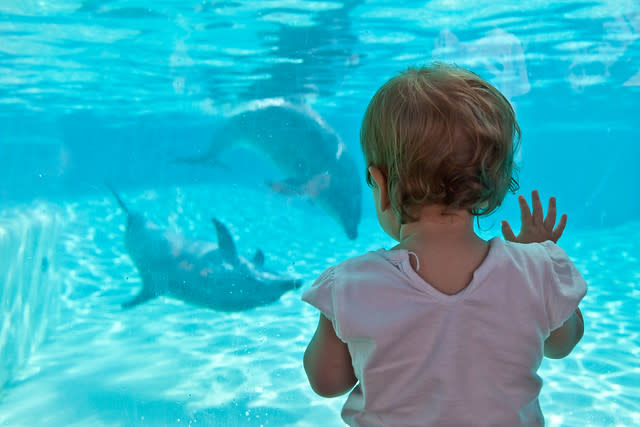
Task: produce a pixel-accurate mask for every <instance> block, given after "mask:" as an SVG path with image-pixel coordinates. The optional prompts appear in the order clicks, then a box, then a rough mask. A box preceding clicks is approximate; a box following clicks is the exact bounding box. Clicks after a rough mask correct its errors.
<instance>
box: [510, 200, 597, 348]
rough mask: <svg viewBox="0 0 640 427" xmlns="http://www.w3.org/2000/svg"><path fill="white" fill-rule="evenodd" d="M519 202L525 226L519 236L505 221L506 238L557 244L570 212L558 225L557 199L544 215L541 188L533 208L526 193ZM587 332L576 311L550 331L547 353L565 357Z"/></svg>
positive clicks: (520, 241) (580, 315)
mask: <svg viewBox="0 0 640 427" xmlns="http://www.w3.org/2000/svg"><path fill="white" fill-rule="evenodd" d="M518 202H519V203H520V214H521V219H522V227H521V228H520V233H519V234H518V236H517V237H516V235H515V234H514V233H513V231H512V230H511V227H510V226H509V223H508V222H507V221H502V234H503V236H504V238H505V240H510V241H512V242H518V243H533V242H545V241H547V240H552V241H553V242H554V243H555V242H557V241H558V239H559V238H560V236H562V232H563V231H564V227H565V226H566V225H567V215H566V214H564V215H562V217H561V218H560V222H559V223H558V226H557V227H555V229H554V225H555V223H556V200H555V198H553V197H552V198H550V199H549V208H548V209H547V217H546V218H543V213H542V203H541V202H540V195H539V194H538V191H536V190H534V191H532V193H531V202H532V205H533V210H532V211H530V210H529V205H528V204H527V200H526V199H525V198H524V196H519V197H518ZM583 335H584V321H583V319H582V313H581V312H580V309H579V308H578V309H576V311H575V312H574V313H573V314H572V315H571V316H570V317H569V318H568V319H567V320H566V321H565V322H564V324H563V325H562V326H560V327H559V328H557V329H555V330H553V331H551V334H550V335H549V337H547V339H546V340H545V342H544V355H545V357H548V358H550V359H562V358H563V357H566V356H568V355H569V353H571V351H572V350H573V348H574V347H575V346H576V344H578V342H579V341H580V340H581V339H582V336H583Z"/></svg>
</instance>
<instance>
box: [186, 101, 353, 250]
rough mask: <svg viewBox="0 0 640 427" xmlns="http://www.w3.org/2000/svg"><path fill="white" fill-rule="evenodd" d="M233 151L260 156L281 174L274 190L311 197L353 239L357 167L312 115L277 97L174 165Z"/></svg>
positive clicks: (237, 117) (240, 115)
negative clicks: (240, 149) (203, 149)
mask: <svg viewBox="0 0 640 427" xmlns="http://www.w3.org/2000/svg"><path fill="white" fill-rule="evenodd" d="M233 146H243V147H246V148H249V149H252V150H254V151H257V152H260V153H262V154H263V155H264V156H265V157H267V158H268V159H269V160H271V161H272V162H273V164H274V165H275V166H276V167H277V168H278V169H279V170H280V171H281V172H282V173H283V174H284V176H285V177H286V179H285V180H283V181H280V182H273V183H271V188H272V189H273V190H274V191H278V192H281V193H285V194H289V195H300V196H302V195H308V196H310V197H311V199H312V200H313V201H314V202H316V203H317V204H318V205H319V206H321V207H322V208H323V209H325V210H326V211H327V212H328V213H329V214H330V215H331V216H333V217H334V218H336V219H337V221H338V222H339V223H340V224H341V225H342V227H343V228H344V231H345V232H346V234H347V236H348V237H349V238H350V239H355V238H356V237H357V236H358V224H359V223H360V215H361V212H360V210H361V203H362V186H361V183H360V176H359V174H358V170H357V166H356V163H355V161H354V159H353V158H352V157H351V155H350V154H349V153H348V152H347V150H346V146H345V144H344V143H343V142H342V140H341V139H340V137H339V136H338V134H337V133H336V132H335V131H334V130H333V129H331V127H329V125H328V124H327V123H326V122H325V121H324V120H323V119H322V117H320V115H319V114H318V113H317V112H315V111H314V110H312V109H311V108H310V107H307V106H304V105H301V104H293V103H291V102H288V101H285V100H284V99H280V98H275V99H267V100H261V101H254V102H252V103H250V104H248V105H247V106H246V107H244V108H243V109H241V110H240V111H239V112H237V113H235V114H233V115H231V116H230V117H229V118H227V119H226V120H225V122H224V124H223V125H222V127H221V129H220V131H219V132H217V133H216V136H215V139H214V141H213V142H212V144H211V145H210V147H209V149H208V151H206V152H205V153H203V154H201V155H197V156H194V157H186V158H180V159H176V162H180V163H192V164H202V163H209V164H215V163H217V157H218V155H219V154H220V153H221V152H222V151H224V150H227V149H229V148H230V147H233Z"/></svg>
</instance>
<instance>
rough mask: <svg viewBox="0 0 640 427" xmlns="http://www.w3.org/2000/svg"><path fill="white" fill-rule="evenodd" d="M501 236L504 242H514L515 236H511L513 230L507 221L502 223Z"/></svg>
mask: <svg viewBox="0 0 640 427" xmlns="http://www.w3.org/2000/svg"><path fill="white" fill-rule="evenodd" d="M502 235H503V236H504V239H505V240H510V241H512V242H515V241H516V235H515V234H513V230H512V229H511V226H510V225H509V223H508V222H507V221H502Z"/></svg>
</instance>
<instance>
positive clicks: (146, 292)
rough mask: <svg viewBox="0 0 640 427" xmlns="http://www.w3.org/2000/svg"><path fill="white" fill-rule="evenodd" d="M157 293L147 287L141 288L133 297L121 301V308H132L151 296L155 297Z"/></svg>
mask: <svg viewBox="0 0 640 427" xmlns="http://www.w3.org/2000/svg"><path fill="white" fill-rule="evenodd" d="M156 296H157V295H156V293H155V292H153V291H152V290H151V289H149V288H142V291H140V293H139V294H138V295H136V296H135V297H133V299H131V300H129V301H126V302H123V303H122V308H125V309H127V308H132V307H135V306H137V305H140V304H143V303H145V302H147V301H149V300H151V299H153V298H155V297H156Z"/></svg>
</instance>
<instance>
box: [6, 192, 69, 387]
mask: <svg viewBox="0 0 640 427" xmlns="http://www.w3.org/2000/svg"><path fill="white" fill-rule="evenodd" d="M60 224H61V216H60V215H59V213H58V212H56V209H55V208H53V207H51V206H49V205H46V204H41V205H34V206H31V207H27V208H22V209H10V210H4V211H0V305H1V312H0V313H1V315H2V323H1V324H0V391H1V390H2V389H3V388H4V387H5V386H6V385H7V384H8V383H10V382H11V380H13V379H14V378H15V376H16V374H17V372H18V370H19V369H20V368H22V367H23V366H24V365H25V364H26V362H27V361H28V360H29V357H30V356H31V355H32V354H33V351H34V350H35V349H36V348H37V347H38V346H39V345H40V344H41V343H42V342H43V341H44V340H45V338H46V336H47V333H48V331H49V330H51V328H52V327H54V326H55V324H56V321H57V319H58V316H59V312H60V305H61V296H62V295H61V290H62V287H61V284H60V280H59V278H56V277H55V274H54V268H53V266H54V265H55V262H54V257H55V244H56V240H57V235H58V231H59V228H60Z"/></svg>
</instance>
